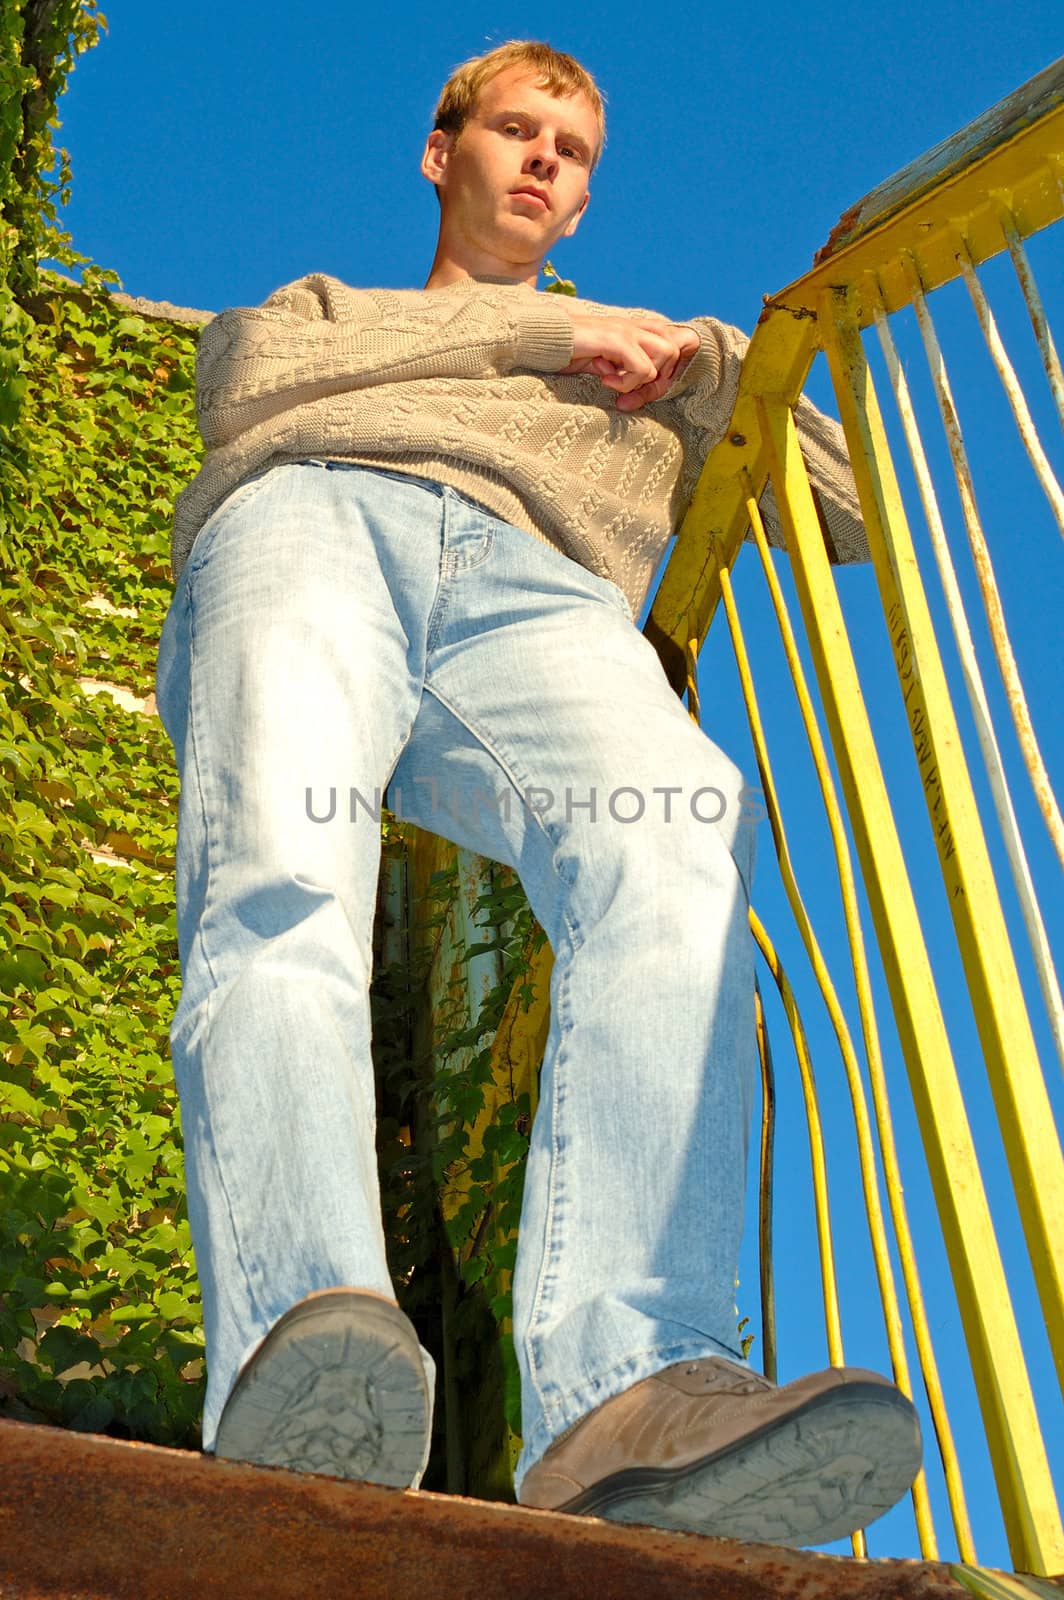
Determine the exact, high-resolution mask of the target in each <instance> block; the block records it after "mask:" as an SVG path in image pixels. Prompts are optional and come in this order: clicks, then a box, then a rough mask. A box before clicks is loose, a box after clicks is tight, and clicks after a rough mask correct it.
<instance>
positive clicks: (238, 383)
mask: <svg viewBox="0 0 1064 1600" xmlns="http://www.w3.org/2000/svg"><path fill="white" fill-rule="evenodd" d="M572 352H573V334H572V324H571V323H570V320H569V317H568V314H567V312H566V311H565V308H564V307H563V306H561V305H559V304H558V303H557V300H556V297H554V296H550V295H541V294H534V293H528V292H525V291H522V290H521V289H519V288H512V289H511V288H508V287H498V286H493V287H488V286H480V285H478V286H477V287H476V289H471V288H470V287H469V286H466V285H463V286H461V287H460V288H458V289H457V290H448V289H439V290H432V291H425V290H420V291H416V290H383V289H363V290H358V289H351V288H348V287H347V285H345V284H343V283H341V282H340V281H339V280H338V279H336V278H331V277H328V276H326V275H325V274H321V273H319V274H314V275H312V276H310V277H307V278H302V279H300V280H299V281H298V282H296V283H292V284H288V285H286V286H285V287H284V288H283V289H278V290H277V291H276V292H275V293H274V294H272V295H270V297H269V299H268V300H266V301H265V302H264V304H263V305H261V306H257V307H238V308H235V309H233V310H230V311H223V312H222V313H221V315H220V316H218V317H215V319H214V320H213V322H211V323H209V324H208V325H207V327H206V329H205V330H204V332H203V335H202V336H201V339H200V345H199V352H198V357H197V363H196V410H197V415H198V418H199V424H200V432H201V433H202V435H203V441H204V443H205V444H206V445H207V446H208V447H210V448H213V447H215V446H217V445H221V444H226V443H228V442H229V441H230V440H232V439H234V438H236V437H237V436H238V435H239V434H241V433H243V432H245V431H246V430H247V429H248V428H252V427H256V426H259V425H260V424H262V423H265V422H268V421H269V420H270V419H271V418H272V417H275V416H278V415H279V414H280V413H282V412H284V411H287V410H289V409H290V408H292V407H293V406H297V405H302V404H304V403H306V402H307V401H312V400H319V399H323V398H326V397H328V396H330V395H335V394H342V393H346V392H349V391H352V390H355V389H361V388H368V387H370V386H372V385H374V384H381V383H390V382H409V381H411V380H414V381H417V380H419V379H424V378H456V379H459V378H491V377H497V376H500V375H504V374H508V373H510V372H511V371H513V370H514V369H515V368H524V369H527V370H530V371H533V372H560V371H561V370H562V368H563V367H566V366H568V364H569V362H570V361H571V360H572Z"/></svg>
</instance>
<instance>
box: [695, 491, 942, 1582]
mask: <svg viewBox="0 0 1064 1600" xmlns="http://www.w3.org/2000/svg"><path fill="white" fill-rule="evenodd" d="M750 504H751V510H752V515H753V517H754V518H755V519H756V521H755V526H758V525H760V522H761V514H760V512H759V511H758V509H757V504H756V502H755V501H753V499H752V498H751V502H750ZM759 531H760V534H761V537H762V539H763V538H764V528H763V527H760V528H759ZM722 595H723V599H724V607H725V611H726V614H727V618H728V626H729V629H730V630H731V636H732V645H733V648H734V650H735V659H736V663H737V665H738V669H739V679H740V682H741V684H742V691H743V700H744V702H745V705H746V715H747V720H748V721H749V724H750V731H751V734H752V736H753V741H754V751H755V754H756V756H757V765H758V770H759V772H760V775H761V783H762V787H763V790H764V794H765V804H766V806H767V808H768V815H769V822H770V825H771V828H772V836H773V840H774V841H775V845H776V855H777V858H778V860H779V867H780V876H781V877H782V879H783V885H784V889H785V890H786V894H787V899H788V902H789V903H790V907H791V910H792V911H793V913H794V919H795V922H796V923H797V925H798V931H799V933H800V934H801V937H802V943H803V944H804V946H805V950H806V954H807V955H808V957H809V962H810V965H811V966H812V969H813V973H814V976H815V977H816V980H817V984H818V986H819V988H820V992H821V994H822V996H823V998H824V1004H825V1005H826V1007H827V1011H828V1016H829V1017H830V1019H831V1025H832V1028H833V1030H834V1033H835V1038H836V1040H837V1041H838V1046H839V1051H840V1054H841V1056H842V1061H843V1068H844V1070H845V1073H846V1082H847V1086H848V1088H849V1091H850V1101H851V1105H852V1107H853V1115H854V1124H855V1127H856V1131H857V1151H858V1162H859V1167H860V1173H861V1190H862V1193H863V1195H864V1203H865V1212H866V1214H867V1217H868V1228H869V1235H870V1237H871V1241H872V1257H873V1260H874V1263H875V1269H876V1281H877V1283H878V1285H879V1297H880V1302H881V1304H882V1307H883V1321H884V1324H885V1327H886V1332H887V1345H888V1347H889V1349H890V1359H891V1367H892V1370H893V1373H894V1381H895V1382H896V1383H897V1385H898V1387H899V1388H900V1389H901V1390H902V1392H903V1393H904V1394H907V1395H909V1396H910V1397H911V1395H912V1392H913V1388H912V1378H911V1375H910V1372H909V1358H908V1355H907V1354H906V1350H905V1334H904V1331H903V1328H902V1320H901V1308H900V1306H899V1304H898V1293H897V1289H896V1286H895V1283H894V1268H893V1266H892V1264H891V1259H890V1247H889V1245H888V1243H887V1231H886V1228H885V1226H884V1222H883V1210H882V1206H881V1205H880V1199H879V1181H878V1175H877V1170H876V1155H875V1146H874V1144H873V1142H872V1129H871V1123H870V1121H869V1116H868V1106H867V1103H866V1100H865V1092H864V1083H863V1081H862V1079H861V1071H860V1067H859V1066H858V1064H857V1053H856V1051H855V1050H854V1047H853V1040H852V1038H851V1036H850V1030H849V1028H848V1026H847V1024H846V1018H845V1015H844V1014H843V1010H842V1006H841V1005H840V1003H839V998H838V994H837V993H836V990H835V985H834V983H833V982H832V979H831V974H830V972H829V971H828V966H827V962H826V961H825V960H824V956H823V952H822V950H821V948H820V943H819V940H818V939H817V937H816V934H815V932H814V930H813V925H812V923H811V921H810V919H809V914H808V912H807V911H806V908H805V903H804V901H803V900H802V895H801V890H800V889H799V887H798V881H797V879H796V877H795V874H794V867H793V865H792V862H791V854H790V849H789V847H788V844H787V835H786V830H785V829H784V826H783V817H782V814H781V811H780V804H779V795H778V792H777V789H776V783H775V779H774V777H773V774H772V765H771V762H770V759H769V754H768V747H767V744H766V741H765V730H764V725H763V723H762V720H761V711H760V707H759V706H758V702H757V694H756V691H755V689H754V682H753V674H752V672H751V670H750V660H749V656H748V654H747V651H746V645H745V642H744V640H743V635H742V627H741V624H740V622H739V617H738V612H737V610H736V606H735V596H734V593H733V591H732V587H731V579H730V575H729V574H728V573H727V572H725V573H723V574H722ZM913 1505H914V1509H915V1512H916V1525H917V1531H918V1533H919V1537H920V1549H921V1551H922V1552H923V1554H924V1555H925V1556H928V1557H930V1558H934V1557H936V1556H937V1555H938V1542H937V1540H936V1538H935V1528H934V1521H933V1519H932V1516H931V1504H930V1501H929V1499H928V1494H927V1480H926V1478H925V1477H924V1474H923V1473H922V1472H921V1473H920V1474H919V1476H918V1477H917V1480H916V1483H915V1484H914V1485H913Z"/></svg>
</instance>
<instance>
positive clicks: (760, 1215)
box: [754, 983, 777, 1383]
mask: <svg viewBox="0 0 1064 1600" xmlns="http://www.w3.org/2000/svg"><path fill="white" fill-rule="evenodd" d="M754 1016H755V1022H754V1026H755V1030H756V1034H757V1057H758V1061H759V1062H760V1064H761V1151H760V1163H759V1175H760V1181H759V1183H758V1204H757V1238H758V1264H759V1268H760V1280H761V1348H762V1361H761V1370H762V1372H763V1373H764V1374H765V1377H766V1378H767V1379H768V1380H769V1382H770V1383H775V1382H776V1381H777V1378H776V1370H777V1360H776V1277H775V1271H774V1268H773V1259H772V1199H773V1191H774V1178H775V1151H776V1141H775V1135H776V1073H775V1069H774V1067H773V1065H772V1046H771V1044H770V1043H769V1037H768V1029H767V1028H766V1026H765V1006H764V1002H763V1001H762V999H761V986H760V984H756V983H755V985H754Z"/></svg>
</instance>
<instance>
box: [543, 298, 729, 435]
mask: <svg viewBox="0 0 1064 1600" xmlns="http://www.w3.org/2000/svg"><path fill="white" fill-rule="evenodd" d="M566 310H567V311H569V316H570V319H571V321H572V324H573V359H572V361H571V362H570V363H569V365H568V366H567V367H563V369H562V371H563V373H576V372H594V373H597V375H598V376H599V378H601V380H602V382H603V383H604V384H605V386H606V388H607V389H614V390H615V391H616V393H617V410H618V411H638V409H639V407H640V406H645V405H646V404H647V402H648V401H650V400H660V399H661V397H662V395H663V394H665V392H666V391H667V390H668V389H669V387H670V385H671V384H672V383H673V381H674V380H675V378H676V376H677V374H678V373H679V372H680V371H681V370H682V368H683V367H684V366H686V364H687V362H688V361H690V359H691V357H692V356H693V355H694V353H695V351H696V350H697V349H698V347H699V344H700V342H701V341H700V340H699V337H698V334H697V333H696V332H695V330H694V329H693V328H684V327H680V326H679V325H678V324H677V323H675V322H667V321H666V320H665V318H664V317H654V316H649V315H644V316H638V317H592V316H589V315H588V314H587V313H586V312H581V311H577V310H576V309H575V308H574V309H572V310H570V308H569V307H568V306H567V307H566Z"/></svg>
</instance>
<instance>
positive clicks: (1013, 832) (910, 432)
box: [876, 311, 1064, 1067]
mask: <svg viewBox="0 0 1064 1600" xmlns="http://www.w3.org/2000/svg"><path fill="white" fill-rule="evenodd" d="M876 332H877V333H878V335H879V342H880V345H881V347H882V350H883V357H884V360H885V361H886V363H887V372H888V373H889V375H890V381H891V385H892V387H893V389H894V400H895V404H896V405H897V407H898V416H899V417H900V419H901V425H902V431H903V432H904V434H905V442H906V444H907V445H908V447H909V458H910V460H911V462H912V467H913V472H914V474H915V477H916V485H917V488H918V489H919V491H920V503H921V505H922V506H923V509H924V518H925V520H926V522H927V531H928V533H929V534H930V535H931V548H932V550H933V552H934V556H935V565H936V567H937V568H938V576H939V582H940V583H941V585H942V593H943V597H944V599H945V602H946V610H947V612H948V613H949V619H950V626H951V628H952V631H953V639H954V643H955V644H956V646H957V654H958V657H959V658H960V665H961V673H962V676H963V678H964V684H965V688H966V689H967V691H968V703H969V705H970V706H971V708H972V716H973V718H974V720H975V731H976V735H977V737H978V739H979V747H980V749H981V750H982V753H983V764H984V766H985V767H986V774H987V777H988V779H989V780H990V791H991V794H992V795H993V797H994V809H995V811H996V812H997V818H998V825H999V826H1000V828H1001V837H1002V841H1003V843H1004V845H1005V851H1006V854H1007V855H1008V858H1009V866H1010V867H1011V869H1012V880H1013V882H1014V884H1015V885H1016V894H1017V896H1018V897H1019V902H1020V910H1021V911H1022V913H1023V920H1024V924H1025V926H1026V928H1027V936H1028V938H1029V939H1030V942H1031V954H1032V956H1033V957H1034V964H1035V970H1036V971H1037V973H1038V982H1039V985H1040V987H1041V990H1042V998H1043V1000H1044V1001H1045V1007H1046V1014H1047V1016H1048V1018H1049V1025H1050V1028H1051V1030H1052V1033H1053V1038H1054V1041H1055V1043H1056V1047H1057V1055H1058V1057H1059V1058H1060V1064H1061V1066H1062V1067H1064V999H1062V998H1061V992H1060V983H1059V981H1058V979H1057V973H1056V968H1055V967H1054V965H1053V953H1052V951H1051V949H1050V947H1049V938H1048V935H1047V933H1046V929H1045V923H1044V921H1043V918H1042V912H1041V907H1040V906H1039V904H1038V894H1037V891H1036V890H1035V886H1034V879H1033V877H1032V875H1031V868H1030V864H1029V862H1028V860H1027V852H1026V850H1025V849H1024V845H1023V838H1022V835H1021V833H1020V826H1019V823H1018V822H1017V820H1016V810H1015V807H1014V806H1013V803H1012V792H1011V790H1010V788H1009V781H1008V777H1007V776H1006V773H1005V763H1004V761H1003V759H1002V756H1001V751H1000V748H999V746H998V741H997V734H996V733H995V731H994V722H993V718H992V716H991V714H990V703H989V701H988V700H987V696H986V688H985V686H984V684H983V675H982V672H981V670H980V667H979V660H978V657H977V656H976V652H975V643H974V641H973V639H972V633H971V629H970V627H969V625H968V616H967V612H966V611H965V607H964V599H963V597H962V595H961V590H960V585H959V583H958V582H957V573H956V568H955V567H954V564H953V556H952V553H951V551H950V547H949V541H948V540H947V538H946V529H945V525H944V523H943V521H942V513H941V511H940V510H939V505H938V495H937V494H936V492H935V485H934V482H933V480H932V477H931V469H930V467H929V466H928V462H927V455H926V452H925V450H924V443H923V439H922V438H921V436H920V429H919V426H918V424H917V420H916V412H915V410H914V409H913V403H912V397H911V395H910V393H909V384H908V381H907V379H906V377H905V373H904V371H903V369H902V365H901V362H900V361H899V360H898V352H897V350H896V349H895V346H894V338H893V335H892V334H891V331H890V324H889V321H888V319H887V317H886V316H885V315H883V314H882V312H881V311H877V313H876Z"/></svg>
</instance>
